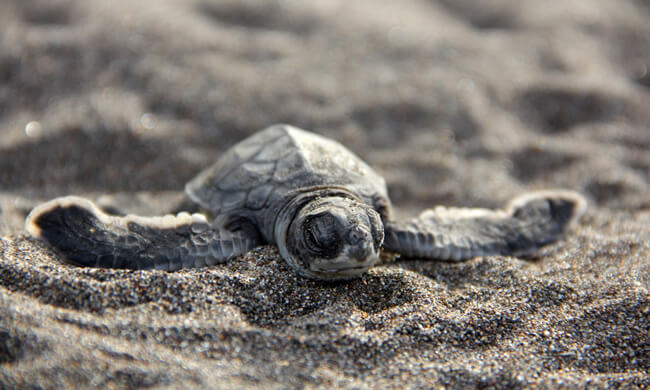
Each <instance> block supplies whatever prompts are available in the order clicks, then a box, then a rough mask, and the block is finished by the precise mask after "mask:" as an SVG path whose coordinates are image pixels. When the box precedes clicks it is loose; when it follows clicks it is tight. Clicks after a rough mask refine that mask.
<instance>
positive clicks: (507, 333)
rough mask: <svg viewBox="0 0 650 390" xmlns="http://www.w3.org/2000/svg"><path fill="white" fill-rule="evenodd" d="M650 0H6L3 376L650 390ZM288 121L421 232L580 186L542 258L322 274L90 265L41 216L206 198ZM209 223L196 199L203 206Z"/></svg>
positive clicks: (2, 50)
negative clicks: (70, 253)
mask: <svg viewBox="0 0 650 390" xmlns="http://www.w3.org/2000/svg"><path fill="white" fill-rule="evenodd" d="M648 20H650V3H648V2H647V1H644V0H619V1H615V2H613V1H608V0H579V1H572V2H567V1H559V0H552V1H545V2H538V1H532V0H523V1H521V0H519V1H518V0H498V1H469V0H438V1H434V0H408V1H403V2H392V1H388V0H374V1H371V0H358V1H350V2H345V1H339V0H316V1H310V2H299V1H295V0H274V1H253V0H220V1H216V0H215V1H207V0H184V1H182V0H157V1H141V2H134V1H127V0H115V1H111V2H107V1H100V0H86V1H68V0H25V1H11V0H0V388H3V389H4V388H8V389H11V388H30V389H31V388H34V389H37V388H39V389H62V388H149V387H150V388H156V389H158V388H170V389H171V388H224V389H229V388H264V389H271V388H355V389H356V388H361V389H364V388H423V389H428V388H567V389H574V388H575V389H577V388H580V389H583V388H594V389H595V388H605V387H612V388H646V387H650V374H648V372H649V371H650V291H649V290H650V195H649V194H650V192H649V190H650V70H649V68H650V24H649V23H648ZM274 123H290V124H293V125H296V126H299V127H302V128H305V129H309V130H312V131H314V132H316V133H319V134H322V135H325V136H327V137H330V138H333V139H336V140H338V141H340V142H342V143H343V144H344V145H346V146H347V147H348V148H349V149H351V150H352V151H354V152H355V153H356V154H358V155H359V156H360V157H361V158H363V159H364V160H365V161H366V162H368V163H369V164H370V165H371V166H372V167H374V168H375V169H376V171H377V172H378V173H379V174H381V175H382V176H384V177H385V178H386V181H387V183H388V186H389V193H390V196H391V198H392V201H393V204H394V206H395V209H396V210H395V212H396V214H397V216H398V217H406V216H413V215H415V214H416V213H418V212H419V211H421V210H423V209H425V208H429V207H432V206H435V205H438V204H443V205H454V206H472V207H501V206H503V205H504V204H505V203H506V202H507V201H508V200H509V199H511V198H512V197H514V196H517V195H519V194H521V193H523V192H526V191H532V190H539V189H546V188H566V189H571V190H575V191H578V192H580V193H582V194H583V195H584V196H585V197H586V199H587V200H588V202H589V206H588V209H587V212H586V214H585V216H584V217H583V218H582V219H581V220H580V221H579V222H578V223H577V224H576V225H575V226H573V227H572V228H571V231H570V232H569V233H568V234H567V236H566V238H565V239H563V240H561V241H560V242H558V243H556V244H553V245H550V246H547V247H545V248H543V249H542V250H541V251H540V252H539V253H538V254H537V255H536V256H535V257H534V258H531V259H524V258H515V257H504V256H489V257H479V258H474V259H472V260H469V261H466V262H461V263H450V262H437V261H424V260H418V259H400V258H399V257H395V256H387V260H388V261H387V264H386V265H382V266H380V267H376V268H373V269H372V270H371V271H370V272H368V273H367V274H365V275H364V276H363V277H362V278H359V279H357V280H353V281H349V282H339V283H325V282H316V281H311V280H307V279H304V278H301V277H299V276H297V275H296V274H295V273H294V272H292V270H291V269H290V268H289V267H288V266H287V265H286V264H285V263H284V261H283V260H282V258H281V257H280V256H279V254H278V252H277V249H276V248H275V247H273V246H262V247H258V248H256V249H254V250H253V251H251V252H249V253H248V254H246V255H245V256H242V257H240V258H237V259H235V260H233V261H231V262H229V263H227V264H222V265H217V266H213V267H208V268H201V269H191V270H183V271H179V272H164V271H125V270H110V269H93V268H80V267H75V266H73V265H70V264H67V263H66V262H65V260H64V259H63V258H61V257H60V256H58V255H57V254H56V253H55V252H53V251H52V250H51V249H50V248H48V246H47V245H46V244H44V243H42V242H39V241H37V240H35V239H33V238H32V237H30V236H29V235H27V233H26V232H25V231H24V226H23V224H24V219H25V216H26V215H27V213H29V211H30V210H31V209H32V208H33V207H34V206H36V205H37V204H39V203H41V202H43V201H46V200H48V199H51V198H54V197H57V196H63V195H70V194H74V195H79V196H84V197H87V198H89V199H91V200H93V201H95V202H96V203H97V204H98V205H100V206H101V207H103V208H105V209H106V210H112V211H120V212H124V213H138V214H141V215H163V214H166V213H169V212H172V211H174V212H175V211H178V210H179V209H183V208H187V207H190V205H189V204H188V201H187V199H186V198H185V196H184V194H183V186H184V184H185V183H186V182H187V181H188V180H190V179H191V178H192V177H194V175H196V174H197V173H198V172H199V171H201V170H202V169H203V168H204V167H206V166H208V165H210V164H211V163H212V162H213V161H214V160H215V159H216V158H217V157H218V156H219V155H220V154H221V153H223V152H224V151H225V150H226V149H227V148H228V147H230V146H232V145H233V144H234V143H236V142H237V141H239V140H241V139H243V138H245V137H246V136H248V135H250V134H253V133H254V132H256V131H258V130H260V129H262V128H265V127H267V126H269V125H271V124H274ZM189 211H196V210H189Z"/></svg>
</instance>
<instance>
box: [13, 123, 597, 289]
mask: <svg viewBox="0 0 650 390" xmlns="http://www.w3.org/2000/svg"><path fill="white" fill-rule="evenodd" d="M185 191H186V193H187V195H188V196H189V198H190V199H191V200H193V201H194V202H196V203H198V204H199V205H200V206H201V207H202V208H204V209H205V210H206V212H207V215H210V216H213V217H214V218H213V219H212V221H209V220H208V219H207V217H206V216H204V215H202V214H189V213H186V212H182V213H180V214H177V215H167V216H163V217H141V216H135V215H127V216H124V217H121V216H113V215H109V214H107V213H105V212H104V211H102V210H100V209H99V208H98V207H97V206H95V205H94V204H93V203H92V202H90V201H89V200H86V199H83V198H79V197H73V196H68V197H62V198H57V199H54V200H51V201H49V202H46V203H44V204H41V205H39V206H37V207H36V208H34V210H32V212H31V213H30V214H29V216H28V217H27V220H26V222H25V224H26V229H27V230H28V231H29V232H30V233H31V234H32V235H33V236H35V237H39V238H42V239H44V240H45V241H47V242H48V243H49V244H50V245H51V246H52V247H54V248H55V249H56V250H58V251H59V252H60V253H61V254H62V255H63V256H64V257H65V258H67V260H68V261H70V262H71V263H74V264H77V265H80V266H90V267H107V268H128V269H141V270H146V269H160V270H170V271H173V270H179V269H183V268H191V267H203V266H207V265H214V264H217V263H223V262H225V261H227V260H228V259H231V258H233V257H236V256H240V255H242V254H244V253H246V252H247V251H249V250H250V249H252V248H254V247H256V246H259V245H262V244H274V245H277V247H278V248H279V251H280V254H281V255H282V257H283V258H284V260H285V261H286V262H287V264H288V265H289V266H290V267H291V268H292V269H293V270H294V271H295V272H296V273H298V274H299V275H302V276H305V277H308V278H312V279H319V280H341V279H351V278H354V277H357V276H359V275H361V274H362V273H364V272H365V271H366V270H368V269H369V268H370V267H372V266H374V265H376V264H377V263H378V262H379V259H380V256H379V253H380V251H381V250H382V248H385V249H388V250H390V251H393V252H396V253H399V254H400V255H401V256H402V257H408V258H418V259H436V260H447V261H458V260H464V259H469V258H472V257H476V256H487V255H504V256H505V255H511V256H525V255H531V254H532V253H534V252H535V251H536V250H537V249H539V248H540V247H541V246H543V245H547V244H550V243H552V242H554V241H556V240H558V239H559V238H560V237H561V236H562V235H563V233H564V232H565V230H566V228H567V226H569V224H570V223H571V222H572V221H575V220H576V219H578V218H579V217H580V216H581V215H582V213H583V211H584V209H585V205H586V203H585V201H584V199H583V198H582V197H581V196H580V195H579V194H577V193H575V192H571V191H565V190H555V191H539V192H532V193H527V194H524V195H522V196H519V197H517V198H515V199H513V200H512V201H510V203H509V204H508V205H507V207H505V208H504V209H503V210H488V209H475V208H445V207H442V206H438V207H435V208H432V209H428V210H425V211H423V212H422V213H421V214H420V215H419V216H418V217H416V218H412V219H408V220H395V219H394V218H393V216H392V214H391V202H390V199H389V198H388V191H387V189H386V182H385V180H384V179H383V178H382V177H381V176H379V175H378V174H377V173H376V172H375V171H374V170H372V168H370V167H369V166H368V165H367V164H366V163H364V162H363V161H361V159H360V158H359V157H357V156H356V155H354V154H353V153H352V152H350V151H349V150H348V149H346V148H345V147H344V146H343V145H341V144H340V143H338V142H336V141H333V140H330V139H327V138H324V137H322V136H319V135H316V134H314V133H310V132H308V131H305V130H301V129H298V128H296V127H292V126H289V125H274V126H271V127H268V128H266V129H264V130H262V131H260V132H258V133H256V134H254V135H252V136H250V137H249V138H246V139H245V140H243V141H241V142H240V143H238V144H237V145H235V146H234V147H232V148H231V149H230V150H228V151H227V152H226V153H225V154H223V155H222V156H221V157H220V158H219V159H218V160H217V161H216V162H215V163H214V164H213V165H212V166H211V167H209V168H207V169H206V170H204V171H203V172H201V173H199V175H198V176H197V177H196V178H194V179H193V180H192V181H190V182H189V183H187V185H186V186H185Z"/></svg>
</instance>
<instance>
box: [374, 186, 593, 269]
mask: <svg viewBox="0 0 650 390" xmlns="http://www.w3.org/2000/svg"><path fill="white" fill-rule="evenodd" d="M585 205H586V202H585V200H584V198H583V197H582V196H580V195H579V194H577V193H575V192H571V191H543V192H533V193H529V194H525V195H523V196H520V197H517V198H515V199H513V200H512V201H511V202H510V203H509V204H508V206H507V207H506V209H505V210H488V209H472V208H445V207H436V208H434V209H429V210H425V211H424V212H422V213H421V214H420V216H419V217H418V218H413V219H410V220H407V221H403V222H388V223H387V224H386V226H385V239H384V247H386V248H388V249H390V250H393V251H396V252H398V253H400V254H402V255H404V256H405V257H416V258H428V259H440V260H464V259H469V258H472V257H476V256H488V255H504V256H508V255H511V256H524V255H530V254H532V253H534V252H535V251H537V250H538V249H539V248H540V247H542V246H544V245H547V244H550V243H552V242H555V241H556V240H558V239H559V238H560V237H561V236H562V234H563V233H564V231H565V230H566V228H567V226H569V225H570V224H571V222H572V221H575V220H576V219H578V218H579V217H580V216H581V215H582V213H583V212H584V210H585Z"/></svg>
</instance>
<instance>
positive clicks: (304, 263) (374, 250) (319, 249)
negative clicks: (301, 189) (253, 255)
mask: <svg viewBox="0 0 650 390" xmlns="http://www.w3.org/2000/svg"><path fill="white" fill-rule="evenodd" d="M287 222H288V223H284V224H282V225H283V228H280V229H279V230H276V242H277V244H278V248H279V249H280V253H281V254H282V256H283V257H284V259H285V260H286V261H287V263H288V264H289V265H290V266H291V267H292V268H294V269H295V270H296V271H297V272H298V273H299V274H300V275H302V276H306V277H308V278H312V279H320V280H342V279H350V278H354V277H355V276H358V275H360V274H362V273H363V272H365V271H366V270H368V269H369V268H370V267H372V266H373V265H375V264H376V263H377V261H378V259H379V249H380V247H381V245H382V243H383V241H384V226H383V223H382V221H381V217H380V216H379V214H378V213H377V212H376V211H375V210H374V209H373V208H372V207H370V206H368V205H366V204H364V203H361V202H359V201H356V200H354V199H349V198H347V197H340V196H330V197H315V198H313V199H312V200H311V201H309V202H308V203H306V204H305V205H304V206H303V207H301V208H300V209H299V210H298V211H297V212H296V213H295V214H294V215H293V218H291V220H290V221H287Z"/></svg>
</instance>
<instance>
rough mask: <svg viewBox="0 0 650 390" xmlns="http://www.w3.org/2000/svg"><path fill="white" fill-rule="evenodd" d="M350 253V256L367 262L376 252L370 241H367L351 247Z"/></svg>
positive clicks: (361, 261) (360, 261)
mask: <svg viewBox="0 0 650 390" xmlns="http://www.w3.org/2000/svg"><path fill="white" fill-rule="evenodd" d="M371 242H372V241H371ZM348 253H349V254H350V257H352V258H354V259H355V260H357V261H358V262H359V263H365V262H366V261H368V258H369V257H370V256H372V255H373V254H374V250H373V248H372V247H371V245H369V244H368V242H365V243H363V244H359V245H357V246H355V247H353V248H350V251H349V252H348Z"/></svg>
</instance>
